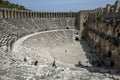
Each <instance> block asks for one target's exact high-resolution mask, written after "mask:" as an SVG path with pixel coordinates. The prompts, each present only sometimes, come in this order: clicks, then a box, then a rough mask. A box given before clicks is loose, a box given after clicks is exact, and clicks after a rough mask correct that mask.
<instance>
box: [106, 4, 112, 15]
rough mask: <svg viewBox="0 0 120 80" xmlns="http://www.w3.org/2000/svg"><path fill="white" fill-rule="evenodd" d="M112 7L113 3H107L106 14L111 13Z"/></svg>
mask: <svg viewBox="0 0 120 80" xmlns="http://www.w3.org/2000/svg"><path fill="white" fill-rule="evenodd" d="M110 8H111V5H107V6H106V14H109V13H110Z"/></svg>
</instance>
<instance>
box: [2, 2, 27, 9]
mask: <svg viewBox="0 0 120 80" xmlns="http://www.w3.org/2000/svg"><path fill="white" fill-rule="evenodd" d="M0 8H9V9H18V10H27V9H26V8H25V7H24V6H22V5H18V4H14V3H10V2H9V1H7V0H0Z"/></svg>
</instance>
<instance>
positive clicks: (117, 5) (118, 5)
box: [115, 0, 120, 13]
mask: <svg viewBox="0 0 120 80" xmlns="http://www.w3.org/2000/svg"><path fill="white" fill-rule="evenodd" d="M119 10H120V0H118V1H116V3H115V13H118V12H119Z"/></svg>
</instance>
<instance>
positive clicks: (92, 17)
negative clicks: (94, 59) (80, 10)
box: [82, 0, 120, 71]
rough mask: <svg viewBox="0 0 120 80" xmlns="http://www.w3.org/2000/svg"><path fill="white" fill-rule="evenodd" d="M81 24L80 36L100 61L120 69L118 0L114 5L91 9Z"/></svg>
mask: <svg viewBox="0 0 120 80" xmlns="http://www.w3.org/2000/svg"><path fill="white" fill-rule="evenodd" d="M91 12H92V13H91ZM82 26H83V29H82V33H83V34H82V36H83V37H82V38H83V39H84V40H85V41H86V42H87V43H88V44H89V45H90V46H91V47H92V48H93V49H94V50H95V53H96V54H97V55H98V56H99V57H100V59H101V61H102V63H104V65H105V66H109V67H114V68H116V69H118V70H119V71H120V62H119V61H120V58H119V57H120V0H118V1H116V3H115V5H107V6H106V8H98V9H95V10H91V11H90V12H89V14H88V18H87V20H84V23H83V25H82Z"/></svg>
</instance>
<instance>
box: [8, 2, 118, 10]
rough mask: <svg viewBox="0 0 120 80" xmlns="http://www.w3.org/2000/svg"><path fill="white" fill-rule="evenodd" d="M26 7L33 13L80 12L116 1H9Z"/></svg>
mask: <svg viewBox="0 0 120 80" xmlns="http://www.w3.org/2000/svg"><path fill="white" fill-rule="evenodd" d="M9 1H10V2H12V3H17V4H20V5H23V6H25V7H26V8H27V9H30V10H33V11H47V12H69V11H73V12H78V11H80V10H91V9H95V8H99V7H105V6H106V4H114V3H115V1H116V0H9Z"/></svg>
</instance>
